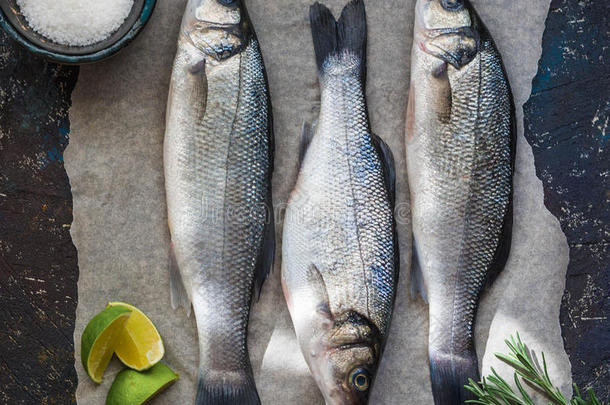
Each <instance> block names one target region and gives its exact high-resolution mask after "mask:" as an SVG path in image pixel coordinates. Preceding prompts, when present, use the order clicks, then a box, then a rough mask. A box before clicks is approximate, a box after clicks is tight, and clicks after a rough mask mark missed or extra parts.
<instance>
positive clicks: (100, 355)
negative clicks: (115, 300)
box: [81, 307, 131, 384]
mask: <svg viewBox="0 0 610 405" xmlns="http://www.w3.org/2000/svg"><path fill="white" fill-rule="evenodd" d="M130 314H131V311H130V310H129V309H127V308H122V307H114V308H107V309H105V310H103V311H102V312H100V313H99V314H97V315H95V316H94V317H93V319H91V321H89V323H88V324H87V326H86V327H85V330H84V332H83V336H82V337H81V360H82V362H83V366H84V367H85V370H86V371H87V374H89V377H91V379H92V380H93V381H95V382H96V383H98V384H99V383H101V382H102V376H103V375H104V371H106V367H108V363H109V362H110V359H111V358H112V353H114V349H115V347H116V345H117V343H118V341H119V337H120V336H121V333H122V332H123V327H124V325H125V323H126V322H127V320H128V319H129V315H130Z"/></svg>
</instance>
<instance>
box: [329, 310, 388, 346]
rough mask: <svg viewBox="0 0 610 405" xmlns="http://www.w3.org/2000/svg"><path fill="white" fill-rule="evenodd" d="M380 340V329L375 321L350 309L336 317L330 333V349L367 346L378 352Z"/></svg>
mask: <svg viewBox="0 0 610 405" xmlns="http://www.w3.org/2000/svg"><path fill="white" fill-rule="evenodd" d="M380 340H381V339H380V334H379V330H378V329H377V327H376V326H375V325H374V324H373V323H371V322H370V321H369V320H368V319H367V318H366V317H363V316H362V315H360V314H358V313H357V312H353V311H349V312H346V313H345V314H343V315H340V316H338V317H336V318H335V324H334V326H333V327H332V329H331V330H330V331H329V333H328V340H327V343H328V351H329V352H330V353H332V352H336V351H339V350H348V349H356V348H363V349H365V348H366V349H372V350H373V351H374V352H377V350H378V348H379V342H380Z"/></svg>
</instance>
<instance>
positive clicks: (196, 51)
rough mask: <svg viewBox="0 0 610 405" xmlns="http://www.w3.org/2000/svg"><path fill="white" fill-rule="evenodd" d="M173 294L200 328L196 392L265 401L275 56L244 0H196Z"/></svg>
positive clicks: (181, 84)
mask: <svg viewBox="0 0 610 405" xmlns="http://www.w3.org/2000/svg"><path fill="white" fill-rule="evenodd" d="M164 160H165V182H166V192H167V205H168V217H169V218H168V219H169V227H170V233H171V240H172V246H173V263H171V264H170V272H171V283H172V305H173V306H174V307H177V306H179V305H181V306H184V307H185V308H186V309H187V310H188V311H189V312H190V307H191V303H192V307H193V309H194V312H195V317H196V320H197V330H198V333H199V356H200V359H199V361H200V369H199V383H198V391H197V398H196V404H206V405H214V404H224V405H230V404H239V405H249V404H260V400H259V397H258V394H257V391H256V387H255V384H254V378H253V376H252V369H251V365H250V360H249V356H248V349H247V335H248V318H249V313H250V304H251V299H252V295H253V290H254V289H255V288H258V289H260V288H261V286H262V283H263V281H264V280H265V278H266V276H267V274H268V272H269V271H270V269H271V267H272V260H273V254H274V225H273V215H272V213H273V210H272V207H271V174H272V171H273V131H272V118H271V104H270V101H269V91H268V86H267V80H266V74H265V68H264V64H263V59H262V56H261V52H260V49H259V45H258V41H257V38H256V35H255V33H254V31H253V29H252V26H251V23H250V20H249V18H248V14H247V11H246V8H245V7H244V5H243V3H242V2H241V1H240V0H189V2H188V4H187V8H186V12H185V15H184V19H183V22H182V27H181V30H180V36H179V39H178V51H177V54H176V59H175V62H174V67H173V73H172V79H171V88H170V93H169V100H168V107H167V123H166V134H165V151H164Z"/></svg>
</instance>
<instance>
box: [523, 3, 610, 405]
mask: <svg viewBox="0 0 610 405" xmlns="http://www.w3.org/2000/svg"><path fill="white" fill-rule="evenodd" d="M609 16H610V2H608V1H607V0H581V1H573V0H554V1H553V2H552V4H551V10H550V13H549V16H548V19H547V25H546V31H545V34H544V38H543V43H542V45H543V52H542V59H541V61H540V65H539V70H538V74H537V76H536V78H535V79H534V82H533V87H532V96H531V98H530V100H529V101H528V103H527V104H526V105H525V107H524V110H525V128H526V130H525V135H526V138H527V139H528V142H529V143H530V144H531V145H532V148H533V150H534V156H535V160H536V172H537V175H538V177H539V178H540V179H541V180H542V182H543V184H544V189H545V204H546V206H547V208H548V209H549V210H550V211H551V212H552V213H553V214H554V215H555V216H556V217H557V218H558V219H559V221H560V222H561V226H562V229H563V232H564V233H565V234H566V237H567V239H568V244H569V246H570V264H569V267H568V273H567V280H566V290H565V294H564V297H563V302H562V309H561V326H562V334H563V338H564V342H565V348H566V351H567V352H568V355H569V356H570V360H571V363H572V374H573V378H574V382H575V383H577V384H578V385H579V386H580V387H581V388H584V387H589V386H591V387H593V388H594V389H595V391H596V392H597V394H598V396H599V397H600V399H601V400H602V402H605V401H606V402H607V401H608V400H610V320H609V319H608V317H609V314H610V249H609V244H610V188H609V186H610V184H609V181H608V180H609V176H610V153H609V151H608V143H609V141H610V135H609V134H608V121H609V119H610V93H609V92H608V89H610V59H609V57H610V25H609V21H608V18H609Z"/></svg>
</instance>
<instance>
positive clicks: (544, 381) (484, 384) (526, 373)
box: [466, 333, 602, 405]
mask: <svg viewBox="0 0 610 405" xmlns="http://www.w3.org/2000/svg"><path fill="white" fill-rule="evenodd" d="M505 343H506V345H507V346H508V348H509V349H510V353H509V354H508V355H505V354H502V353H495V355H496V357H497V358H499V359H500V360H502V361H504V362H505V363H507V364H508V365H509V366H511V367H512V368H514V369H515V373H514V379H515V385H516V386H517V391H518V392H515V390H514V389H513V388H512V387H511V386H510V385H509V384H508V383H507V382H506V380H504V379H503V378H502V377H500V375H499V374H498V373H497V372H496V370H494V369H493V368H492V369H491V373H492V374H491V375H490V376H488V377H487V378H483V379H482V381H481V382H478V383H477V382H475V381H474V380H472V379H469V380H468V382H469V384H468V385H466V389H468V390H469V391H471V392H472V393H473V394H474V395H476V397H477V398H478V399H475V400H469V401H466V403H470V404H479V405H535V404H534V402H533V401H532V398H531V397H530V396H529V395H528V393H527V391H525V389H524V388H523V385H522V384H521V381H520V380H521V379H522V380H523V381H525V383H526V384H527V385H529V386H531V387H532V388H534V389H535V390H537V391H539V392H541V393H542V394H543V395H544V396H545V397H546V398H547V399H548V400H549V401H550V402H549V405H602V404H601V402H600V401H599V400H598V399H597V397H596V396H595V393H594V392H593V390H592V389H588V390H587V393H586V394H587V398H586V399H585V398H583V397H582V395H581V393H580V390H579V389H578V387H577V386H576V384H574V397H573V398H572V399H571V400H570V401H568V400H567V399H566V398H565V397H564V395H563V394H562V393H561V391H559V389H558V388H556V387H555V386H554V385H553V383H552V382H551V379H550V377H549V373H548V370H547V366H546V358H545V357H544V353H542V367H540V366H539V365H538V362H537V361H536V359H535V357H534V356H532V354H531V353H530V350H529V349H528V348H527V346H526V345H525V344H524V343H523V342H522V341H521V338H520V337H519V333H517V338H516V339H515V338H514V337H513V336H511V337H510V339H507V340H505Z"/></svg>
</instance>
